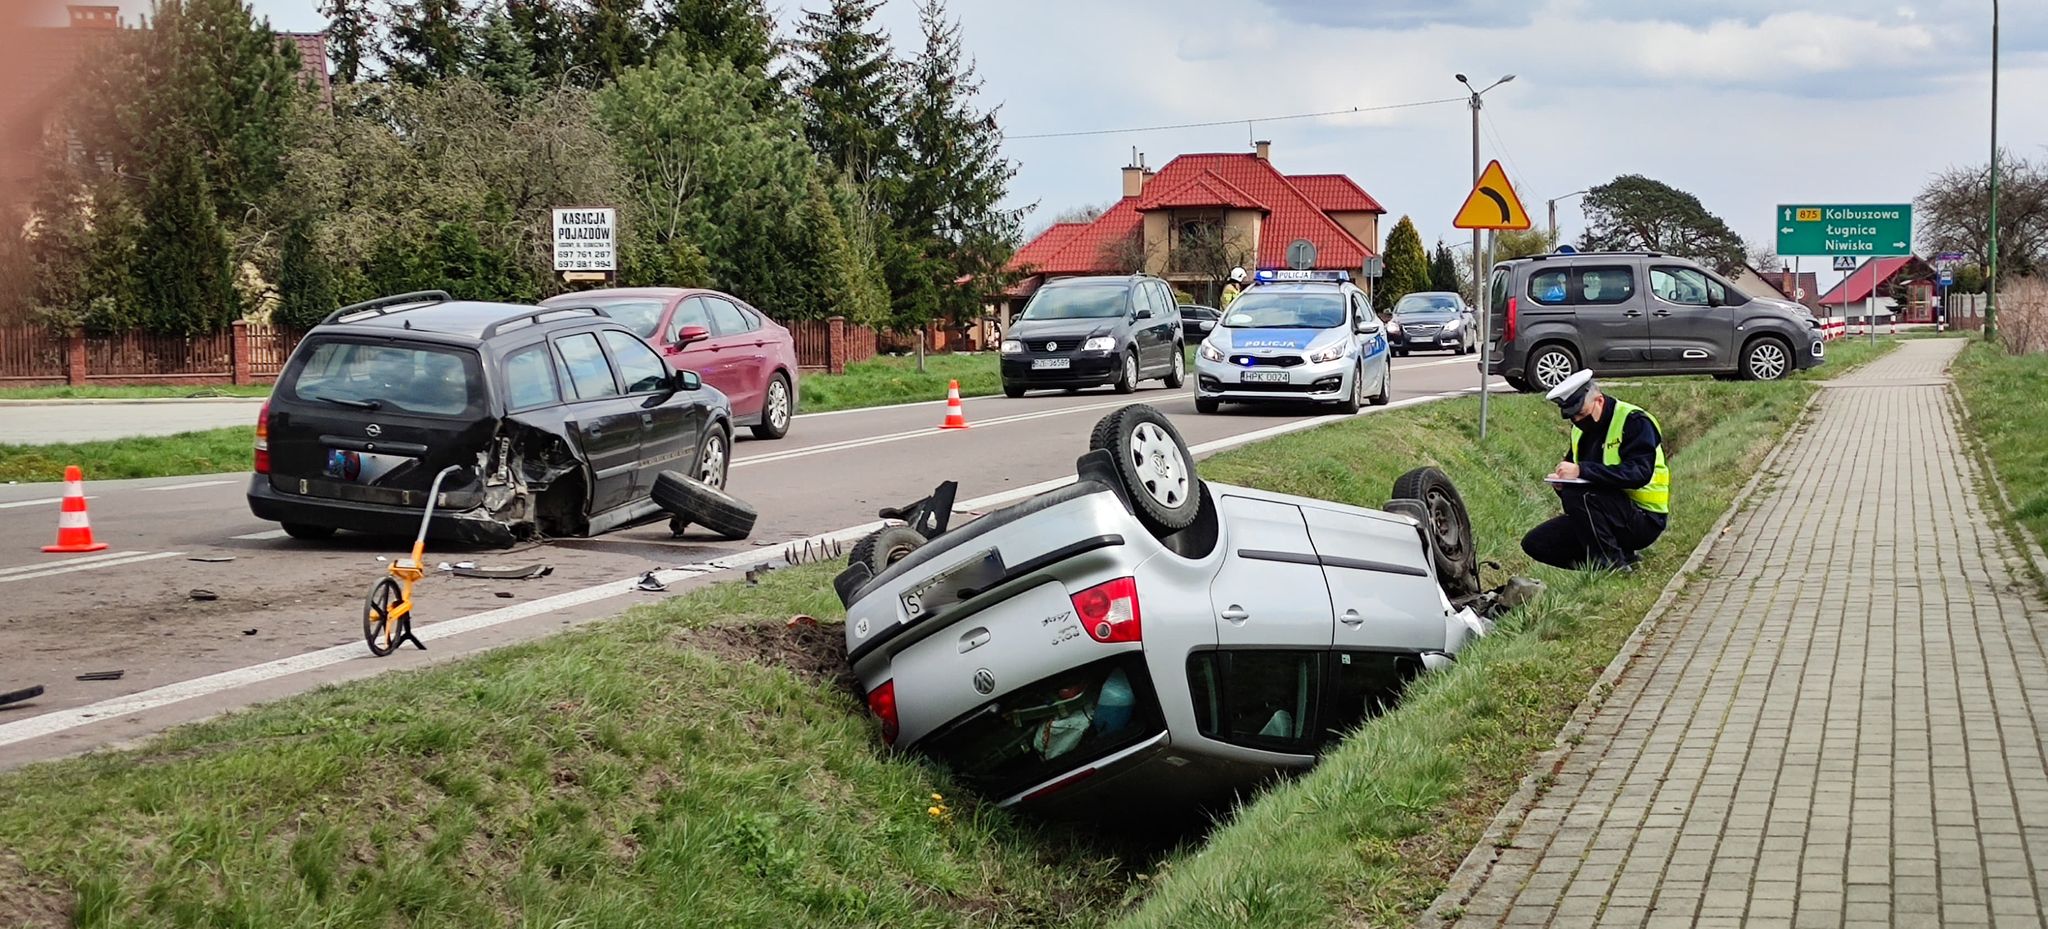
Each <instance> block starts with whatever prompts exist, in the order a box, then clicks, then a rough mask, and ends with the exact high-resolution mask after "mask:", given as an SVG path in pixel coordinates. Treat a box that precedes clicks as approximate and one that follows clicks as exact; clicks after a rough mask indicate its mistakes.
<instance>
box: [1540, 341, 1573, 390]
mask: <svg viewBox="0 0 2048 929" xmlns="http://www.w3.org/2000/svg"><path fill="white" fill-rule="evenodd" d="M1571 376H1572V356H1570V355H1567V354H1565V353H1563V352H1560V351H1548V352H1544V353H1543V354H1542V355H1541V356H1540V357H1538V358H1537V359H1536V383H1538V384H1541V385H1543V389H1544V390H1549V389H1550V388H1552V387H1556V386H1557V385H1559V384H1561V383H1564V379H1565V378H1568V377H1571Z"/></svg>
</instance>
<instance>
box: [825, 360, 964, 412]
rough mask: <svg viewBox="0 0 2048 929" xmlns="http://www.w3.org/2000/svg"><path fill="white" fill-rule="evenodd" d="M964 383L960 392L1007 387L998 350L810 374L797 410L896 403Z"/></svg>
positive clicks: (936, 396) (941, 394)
mask: <svg viewBox="0 0 2048 929" xmlns="http://www.w3.org/2000/svg"><path fill="white" fill-rule="evenodd" d="M953 380H958V381H959V382H960V396H963V397H985V396H988V395H990V394H999V393H1002V392H1003V377H1002V372H1001V371H1000V370H999V369H998V365H997V356H996V354H995V353H994V352H981V353H977V354H972V355H938V354H933V355H926V356H925V371H924V373H923V374H919V373H918V371H917V359H915V358H896V357H889V356H884V357H881V358H873V359H870V360H868V361H861V362H855V363H854V364H850V365H847V366H846V373H845V374H836V375H835V374H806V375H804V376H803V379H802V383H801V385H800V386H799V387H798V388H797V390H798V392H799V394H801V396H800V397H799V398H798V403H797V410H798V411H799V412H803V413H828V412H831V411H833V410H851V409H856V408H859V407H868V406H887V405H889V404H892V403H916V402H919V401H924V400H944V399H946V385H947V382H949V381H953Z"/></svg>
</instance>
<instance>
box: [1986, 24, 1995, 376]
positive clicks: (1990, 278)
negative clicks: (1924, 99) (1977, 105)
mask: <svg viewBox="0 0 2048 929" xmlns="http://www.w3.org/2000/svg"><path fill="white" fill-rule="evenodd" d="M1984 291H1985V298H1984V339H1985V341H1996V340H1997V338H1998V0H1991V268H1990V270H1989V272H1987V274H1986V277H1985V282H1984Z"/></svg>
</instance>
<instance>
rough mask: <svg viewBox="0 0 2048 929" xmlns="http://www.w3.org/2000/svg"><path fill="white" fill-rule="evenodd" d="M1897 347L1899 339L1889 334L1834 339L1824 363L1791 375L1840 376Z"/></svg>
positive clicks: (1808, 377) (1809, 377)
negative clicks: (1866, 337) (1868, 337)
mask: <svg viewBox="0 0 2048 929" xmlns="http://www.w3.org/2000/svg"><path fill="white" fill-rule="evenodd" d="M1901 338H1903V337H1901ZM1898 347H1899V340H1898V339H1895V338H1891V337H1889V336H1882V337H1879V338H1878V340H1877V341H1876V342H1872V341H1870V340H1869V339H1836V340H1835V341H1833V342H1829V343H1828V355H1827V359H1828V360H1827V363H1826V364H1823V365H1821V366H1820V367H1818V368H1808V369H1806V370H1804V371H1801V372H1798V373H1797V374H1794V375H1792V377H1793V378H1794V379H1796V380H1802V381H1824V380H1827V379H1829V378H1835V377H1841V376H1842V375H1844V374H1847V373H1849V372H1850V371H1854V370H1856V369H1857V368H1859V367H1862V366H1863V365H1866V364H1869V363H1870V361H1871V360H1872V359H1875V358H1878V357H1881V356H1883V355H1884V354H1885V353H1886V352H1889V351H1891V350H1892V349H1895V348H1898Z"/></svg>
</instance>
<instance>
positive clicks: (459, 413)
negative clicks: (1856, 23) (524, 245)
mask: <svg viewBox="0 0 2048 929" xmlns="http://www.w3.org/2000/svg"><path fill="white" fill-rule="evenodd" d="M731 460H732V406H731V404H730V403H729V402H728V401H727V400H726V398H725V395H724V394H721V393H719V392H718V391H717V390H716V389H714V388H711V387H708V386H705V385H704V384H703V382H702V381H701V380H700V379H699V378H698V376H697V375H696V374H695V373H694V372H690V371H675V370H672V369H671V368H670V367H669V365H668V363H667V362H665V361H663V360H662V358H661V356H660V355H657V354H655V353H654V350H653V349H651V348H649V347H647V343H646V342H645V341H643V340H641V338H640V337H639V336H638V335H637V334H635V333H634V332H633V330H631V329H628V328H627V327H625V326H624V325H621V324H620V323H618V322H616V321H614V320H612V319H611V318H609V317H608V316H606V315H605V312H604V311H603V310H602V309H600V308H598V307H595V306H564V307H537V306H522V305H514V304H505V303H483V302H473V301H462V300H451V299H450V298H449V296H448V295H447V294H446V293H442V292H440V291H428V292H423V293H413V294H401V295H398V296H395V297H386V298H383V299H381V300H372V301H369V302H366V303H360V304H356V305H354V306H349V307H343V308H342V309H339V310H336V311H335V312H334V313H332V314H330V315H329V316H328V317H327V318H326V319H325V320H323V321H322V322H321V324H320V325H318V326H316V327H314V328H313V330H312V331H311V332H308V333H307V334H306V338H305V340H304V341H303V342H301V343H299V346H298V348H297V349H296V350H294V351H293V352H292V355H291V358H290V359H289V360H288V361H287V362H286V363H285V366H284V370H283V371H282V372H281V373H280V374H279V375H278V379H277V385H276V387H275V388H273V389H272V391H271V394H270V400H269V402H267V403H265V404H264V405H263V412H262V414H261V417H260V419H259V421H258V423H257V427H256V453H255V468H254V470H255V474H254V475H253V476H252V477H251V479H250V482H249V493H248V499H249V509H250V511H251V512H253V513H254V514H255V515H256V516H257V518H259V519H267V520H271V521H273V522H278V523H282V524H283V528H284V531H285V532H286V533H287V534H288V535H290V536H291V537H293V538H296V539H321V538H326V537H327V536H330V535H333V534H334V532H335V530H337V529H350V530H356V531H361V532H371V533H377V534H385V535H399V536H404V535H411V534H412V533H413V532H414V531H415V530H417V528H418V526H419V521H420V516H421V514H422V513H423V511H424V510H425V507H426V497H427V494H428V493H429V491H430V489H431V487H432V486H433V482H434V476H435V475H436V474H438V473H440V471H441V470H442V469H444V468H447V467H448V466H450V465H455V466H458V467H459V470H458V471H456V472H455V473H454V474H451V475H450V477H449V479H448V480H447V481H445V482H444V483H443V485H442V486H443V489H442V491H441V494H440V496H439V498H437V499H436V500H435V502H434V518H433V523H432V525H431V526H430V527H429V529H428V534H429V535H430V536H434V537H437V538H442V539H453V540H457V541H462V542H469V543H479V544H488V545H500V546H502V545H509V544H511V543H512V542H514V541H515V540H517V539H519V538H523V537H528V536H532V535H535V534H541V535H545V536H576V535H592V534H596V533H600V532H606V531H609V530H612V529H616V528H619V527H621V526H626V525H631V524H634V523H637V522H641V521H644V520H648V519H654V518H658V517H662V516H665V515H667V514H666V513H665V512H663V510H662V508H661V507H660V506H659V505H657V504H656V503H655V502H654V501H653V500H652V499H651V497H650V494H651V491H652V488H653V485H654V481H655V478H656V476H657V475H659V474H660V473H661V472H662V471H663V470H667V469H672V470H676V471H680V472H682V473H683V474H687V475H690V476H692V477H695V478H696V479H697V480H699V481H702V482H704V483H705V484H708V485H710V486H712V487H715V488H723V487H724V484H725V477H726V472H727V469H728V467H729V466H730V463H731Z"/></svg>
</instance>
